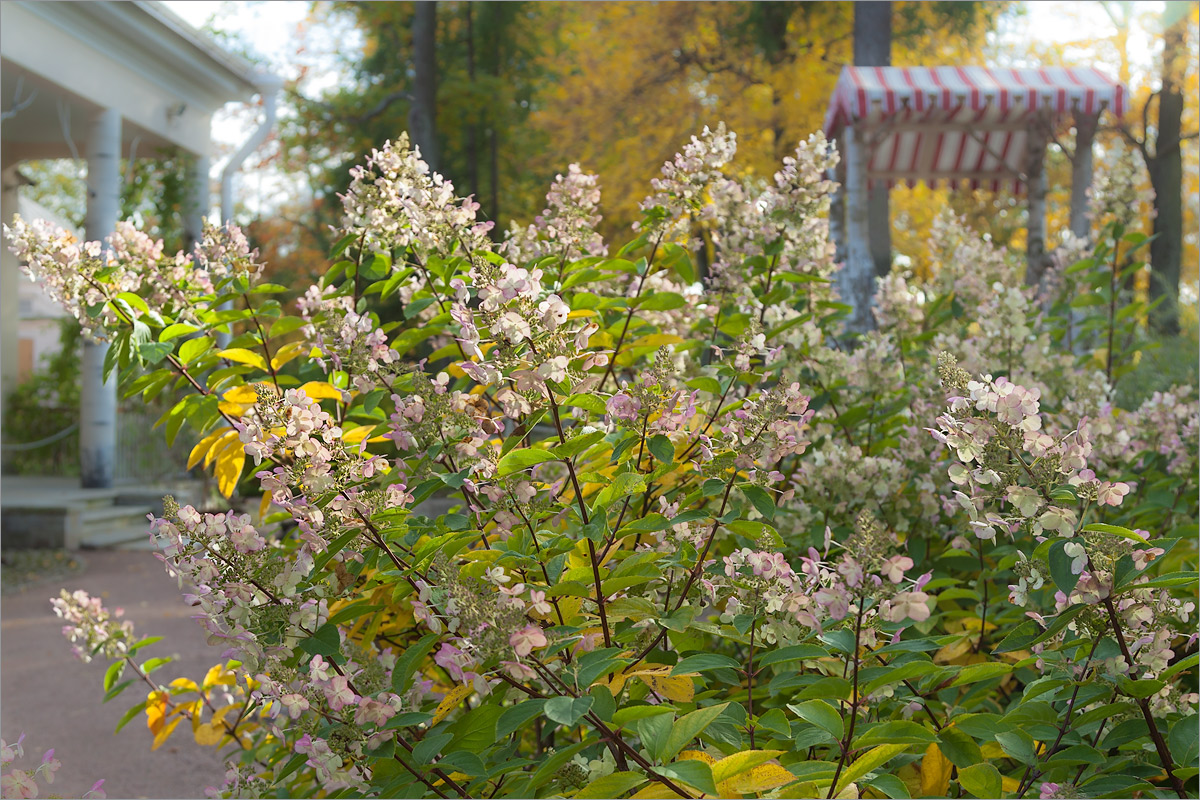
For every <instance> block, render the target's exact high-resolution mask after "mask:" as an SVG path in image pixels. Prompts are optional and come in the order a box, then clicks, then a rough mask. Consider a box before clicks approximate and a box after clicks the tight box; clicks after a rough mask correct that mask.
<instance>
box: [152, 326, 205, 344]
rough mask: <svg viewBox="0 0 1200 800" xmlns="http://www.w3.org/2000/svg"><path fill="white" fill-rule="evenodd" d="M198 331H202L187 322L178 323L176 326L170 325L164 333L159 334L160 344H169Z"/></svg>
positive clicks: (164, 329) (163, 330)
mask: <svg viewBox="0 0 1200 800" xmlns="http://www.w3.org/2000/svg"><path fill="white" fill-rule="evenodd" d="M198 330H200V329H199V328H197V327H196V326H195V325H189V324H188V323H186V322H176V323H175V324H174V325H168V326H167V327H165V328H163V329H162V332H161V333H159V334H158V340H159V341H160V342H169V341H171V340H172V339H174V338H176V337H178V336H183V335H185V334H188V333H195V332H196V331H198Z"/></svg>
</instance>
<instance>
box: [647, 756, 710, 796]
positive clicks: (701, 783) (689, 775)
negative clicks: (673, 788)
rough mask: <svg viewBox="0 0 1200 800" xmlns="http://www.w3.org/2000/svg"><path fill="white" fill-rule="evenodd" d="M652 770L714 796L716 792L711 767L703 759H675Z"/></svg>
mask: <svg viewBox="0 0 1200 800" xmlns="http://www.w3.org/2000/svg"><path fill="white" fill-rule="evenodd" d="M654 771H655V772H657V773H658V774H660V775H663V776H664V777H667V778H671V779H673V780H679V781H682V782H683V783H686V784H687V785H688V786H693V787H695V788H697V789H699V790H700V791H702V792H704V793H705V794H707V795H711V796H716V794H717V786H716V781H715V780H713V773H712V767H710V766H709V765H708V764H705V763H704V762H703V761H676V762H674V763H671V764H667V765H665V766H661V767H655V768H654ZM672 796H673V795H672Z"/></svg>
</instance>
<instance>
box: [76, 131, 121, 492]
mask: <svg viewBox="0 0 1200 800" xmlns="http://www.w3.org/2000/svg"><path fill="white" fill-rule="evenodd" d="M120 161H121V115H120V113H119V112H117V111H116V110H114V109H111V108H110V109H104V110H102V111H99V112H97V113H96V115H95V116H94V117H92V120H91V125H90V128H89V130H88V139H87V167H88V169H87V222H86V226H85V232H86V236H87V239H88V241H103V240H104V239H106V238H107V237H108V236H110V235H112V232H113V230H114V229H115V228H116V225H117V216H118V214H119V213H120V207H121V170H120ZM108 347H109V346H108V344H107V343H100V342H92V341H88V340H85V341H84V343H83V359H82V364H81V370H80V371H81V373H82V381H83V384H82V387H81V392H80V402H79V476H80V483H81V485H82V486H83V487H84V488H85V489H106V488H109V487H111V486H112V484H113V474H114V467H115V464H116V454H117V380H116V375H112V376H110V377H109V379H108V380H107V381H105V380H104V357H105V355H106V354H107V353H108Z"/></svg>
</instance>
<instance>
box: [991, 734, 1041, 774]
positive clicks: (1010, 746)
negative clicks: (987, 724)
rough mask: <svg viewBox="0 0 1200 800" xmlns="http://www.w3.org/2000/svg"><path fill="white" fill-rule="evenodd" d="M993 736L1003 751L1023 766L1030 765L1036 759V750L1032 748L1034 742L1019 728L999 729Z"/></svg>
mask: <svg viewBox="0 0 1200 800" xmlns="http://www.w3.org/2000/svg"><path fill="white" fill-rule="evenodd" d="M995 738H996V741H997V742H999V743H1000V747H1001V748H1002V749H1003V750H1004V752H1005V753H1007V754H1008V755H1010V756H1012V757H1013V758H1014V759H1016V760H1017V761H1019V762H1021V763H1022V764H1024V765H1025V766H1032V765H1033V764H1034V763H1035V762H1036V761H1037V751H1036V750H1035V749H1034V746H1035V744H1036V742H1035V741H1034V739H1033V737H1032V736H1030V735H1029V734H1028V733H1026V732H1025V731H1023V730H1021V729H1020V728H1016V729H1014V730H1011V731H1000V732H999V733H997V734H995Z"/></svg>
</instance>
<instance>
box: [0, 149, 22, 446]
mask: <svg viewBox="0 0 1200 800" xmlns="http://www.w3.org/2000/svg"><path fill="white" fill-rule="evenodd" d="M3 181H4V183H3V199H0V217H3V221H4V224H6V225H9V224H12V218H13V215H14V214H16V213H17V169H16V167H15V166H12V167H8V168H6V169H5V170H4V177H3ZM20 274H21V266H20V262H19V261H18V260H17V257H16V256H15V255H13V254H12V253H11V252H10V251H9V249H8V241H7V240H5V241H3V242H0V440H5V441H6V440H7V434H6V433H5V431H4V427H3V420H4V419H6V416H7V415H6V414H5V413H4V412H5V410H6V407H7V404H8V393H9V392H11V391H12V390H13V388H14V387H16V385H17V374H18V366H19V365H18V363H17V361H18V353H19V350H18V341H19V339H20V335H21V331H20V326H19V325H18V323H17V320H18V318H19V317H20V310H21V309H20V302H19V301H18V299H17V295H18V292H19V291H20V290H19V289H18V282H19V281H20ZM13 438H15V439H17V440H18V441H20V434H19V433H18V434H16V435H15V436H14V437H13Z"/></svg>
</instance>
